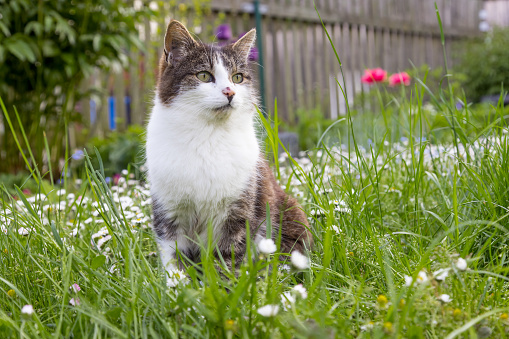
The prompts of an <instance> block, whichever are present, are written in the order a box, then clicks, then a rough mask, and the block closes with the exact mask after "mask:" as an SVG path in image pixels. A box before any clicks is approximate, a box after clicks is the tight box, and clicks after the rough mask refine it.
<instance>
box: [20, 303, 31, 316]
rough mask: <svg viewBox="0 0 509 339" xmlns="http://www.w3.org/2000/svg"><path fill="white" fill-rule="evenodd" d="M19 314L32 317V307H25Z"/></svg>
mask: <svg viewBox="0 0 509 339" xmlns="http://www.w3.org/2000/svg"><path fill="white" fill-rule="evenodd" d="M21 314H26V315H32V314H34V307H33V306H32V305H25V306H23V308H22V309H21Z"/></svg>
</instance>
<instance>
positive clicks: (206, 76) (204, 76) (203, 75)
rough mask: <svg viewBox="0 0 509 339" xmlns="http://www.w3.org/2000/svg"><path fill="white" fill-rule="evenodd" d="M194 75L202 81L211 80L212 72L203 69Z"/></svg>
mask: <svg viewBox="0 0 509 339" xmlns="http://www.w3.org/2000/svg"><path fill="white" fill-rule="evenodd" d="M196 77H197V78H198V79H199V80H200V81H203V82H211V81H212V74H210V73H209V72H206V71H203V72H199V73H197V74H196Z"/></svg>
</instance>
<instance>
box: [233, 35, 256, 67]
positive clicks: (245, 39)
mask: <svg viewBox="0 0 509 339" xmlns="http://www.w3.org/2000/svg"><path fill="white" fill-rule="evenodd" d="M255 40H256V29H254V28H253V29H252V30H250V31H249V32H247V33H246V34H244V36H242V38H240V39H239V40H237V42H236V43H234V44H233V46H232V48H233V50H234V51H236V52H237V53H239V54H240V55H242V57H243V58H244V59H245V60H246V61H247V58H248V57H249V51H250V50H251V47H253V45H254V42H255Z"/></svg>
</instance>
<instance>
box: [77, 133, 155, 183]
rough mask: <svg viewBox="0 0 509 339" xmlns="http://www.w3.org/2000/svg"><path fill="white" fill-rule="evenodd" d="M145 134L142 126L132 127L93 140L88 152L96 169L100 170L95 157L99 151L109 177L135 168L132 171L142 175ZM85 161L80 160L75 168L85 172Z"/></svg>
mask: <svg viewBox="0 0 509 339" xmlns="http://www.w3.org/2000/svg"><path fill="white" fill-rule="evenodd" d="M144 134H145V130H144V128H143V127H142V126H136V125H132V126H129V128H128V129H127V131H125V132H113V133H111V134H109V135H108V136H107V137H106V138H104V139H102V138H94V139H92V140H91V141H90V143H89V144H88V145H87V152H88V154H90V155H92V161H93V164H94V166H95V168H98V167H99V159H98V158H97V157H96V156H95V149H97V150H98V152H99V154H100V157H101V161H102V164H103V167H104V173H105V175H106V176H107V177H112V176H113V175H115V174H118V173H120V172H122V170H125V169H128V168H131V167H133V166H134V167H133V168H132V170H133V171H135V172H136V173H137V174H140V171H139V167H140V165H142V164H143V162H144V161H143V158H144V154H143V151H144V145H145V140H144ZM84 161H85V160H84V159H81V160H78V161H77V162H76V163H75V164H73V168H75V169H81V170H83V169H84Z"/></svg>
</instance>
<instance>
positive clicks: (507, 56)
mask: <svg viewBox="0 0 509 339" xmlns="http://www.w3.org/2000/svg"><path fill="white" fill-rule="evenodd" d="M507 46H509V29H507V28H506V29H500V28H498V29H495V30H493V32H491V33H489V34H488V36H486V38H484V39H478V40H475V41H472V42H470V43H469V44H468V48H466V49H465V53H464V54H463V57H462V61H461V63H460V64H459V65H458V70H460V71H461V72H463V73H465V75H466V79H465V81H464V83H463V86H464V88H465V92H466V94H467V97H468V98H469V99H472V100H474V101H479V100H480V99H481V97H482V96H484V95H499V94H500V89H501V87H502V84H507V83H508V82H509V62H508V60H509V48H507Z"/></svg>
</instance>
